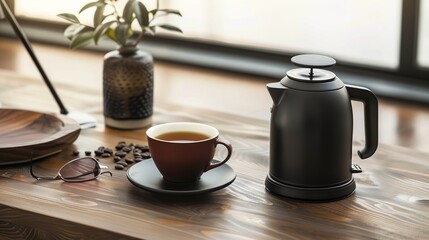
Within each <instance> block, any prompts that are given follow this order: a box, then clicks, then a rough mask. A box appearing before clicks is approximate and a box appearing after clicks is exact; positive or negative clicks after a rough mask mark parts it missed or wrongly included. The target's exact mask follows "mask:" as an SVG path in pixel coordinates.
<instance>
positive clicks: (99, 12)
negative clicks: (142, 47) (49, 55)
mask: <svg viewBox="0 0 429 240" xmlns="http://www.w3.org/2000/svg"><path fill="white" fill-rule="evenodd" d="M119 1H121V0H97V1H94V2H90V3H87V4H85V5H84V6H83V7H82V8H81V9H80V11H79V14H80V13H82V12H83V11H86V10H88V9H91V8H95V11H94V16H93V22H92V25H89V24H85V23H82V22H81V21H80V20H79V18H78V17H77V16H76V15H74V14H71V13H61V14H58V15H57V16H58V17H61V18H63V19H65V20H67V21H69V22H71V24H70V26H68V27H67V28H66V29H65V31H64V36H66V37H67V38H68V39H69V40H70V41H71V42H70V47H71V48H73V49H74V48H79V47H83V46H86V45H89V44H92V43H94V44H95V45H97V44H98V42H99V40H100V38H101V37H102V36H107V37H108V38H109V39H111V40H113V41H114V42H116V43H117V44H118V45H119V47H123V46H134V47H135V46H137V44H138V43H139V42H140V40H141V39H142V38H143V37H144V35H145V34H150V35H154V34H155V32H156V29H157V28H163V29H166V30H170V31H175V32H180V33H181V32H182V30H180V29H179V28H177V27H175V26H173V25H170V24H160V23H154V20H155V19H157V18H158V17H163V16H167V15H170V14H173V15H178V16H180V17H181V16H182V15H181V13H180V12H179V11H177V10H173V9H162V8H159V0H157V1H156V8H155V9H152V10H148V9H147V8H146V6H145V4H143V3H142V2H141V1H139V0H127V3H126V4H125V7H124V9H123V11H122V14H120V13H119V12H118V10H117V2H119ZM135 21H137V24H136V23H135ZM132 26H134V27H132ZM137 26H139V27H137Z"/></svg>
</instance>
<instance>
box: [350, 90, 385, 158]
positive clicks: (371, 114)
mask: <svg viewBox="0 0 429 240" xmlns="http://www.w3.org/2000/svg"><path fill="white" fill-rule="evenodd" d="M345 86H346V89H347V92H348V94H349V96H350V98H351V99H352V100H357V101H360V102H363V104H364V112H365V147H364V149H363V150H359V151H358V155H359V157H360V158H361V159H365V158H369V157H371V156H372V155H373V154H374V153H375V150H377V146H378V101H377V97H376V96H375V94H374V93H373V92H371V90H369V89H368V88H364V87H359V86H354V85H348V84H346V85H345Z"/></svg>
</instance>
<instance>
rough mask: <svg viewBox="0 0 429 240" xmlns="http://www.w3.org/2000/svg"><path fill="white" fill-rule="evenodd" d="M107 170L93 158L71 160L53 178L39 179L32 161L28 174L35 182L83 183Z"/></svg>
mask: <svg viewBox="0 0 429 240" xmlns="http://www.w3.org/2000/svg"><path fill="white" fill-rule="evenodd" d="M102 169H107V166H103V165H101V164H100V163H99V162H98V160H97V159H95V158H93V157H82V158H76V159H73V160H71V161H69V162H67V163H66V164H64V165H63V166H62V167H61V168H60V170H58V173H57V175H56V176H55V177H40V176H36V175H35V174H34V172H33V161H31V167H30V174H31V176H33V177H34V178H35V179H37V180H42V179H43V180H57V179H61V180H63V181H65V182H83V181H89V180H93V179H96V178H97V177H98V176H100V175H101V174H105V173H108V174H110V176H112V173H111V172H109V171H104V172H103V171H102Z"/></svg>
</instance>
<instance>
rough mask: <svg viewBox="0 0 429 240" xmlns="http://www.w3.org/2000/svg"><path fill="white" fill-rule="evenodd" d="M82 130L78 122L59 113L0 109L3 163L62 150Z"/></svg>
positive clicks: (0, 162)
mask: <svg viewBox="0 0 429 240" xmlns="http://www.w3.org/2000/svg"><path fill="white" fill-rule="evenodd" d="M79 133H80V126H79V124H78V123H77V122H76V121H74V120H73V119H70V118H68V117H66V116H63V115H60V114H47V113H41V112H34V111H27V110H19V109H5V108H0V165H6V164H15V163H22V162H28V161H30V159H31V158H33V159H38V158H42V157H46V156H49V155H52V154H55V153H57V152H60V151H61V150H62V149H63V148H64V147H65V146H66V145H68V144H71V143H73V142H74V141H75V140H76V139H77V137H78V136H79Z"/></svg>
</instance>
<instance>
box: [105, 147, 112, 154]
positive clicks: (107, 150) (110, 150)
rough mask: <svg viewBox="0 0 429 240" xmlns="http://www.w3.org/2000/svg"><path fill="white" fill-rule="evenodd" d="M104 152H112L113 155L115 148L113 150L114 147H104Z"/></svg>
mask: <svg viewBox="0 0 429 240" xmlns="http://www.w3.org/2000/svg"><path fill="white" fill-rule="evenodd" d="M104 152H105V153H110V155H112V154H113V150H112V149H110V148H105V149H104Z"/></svg>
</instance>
